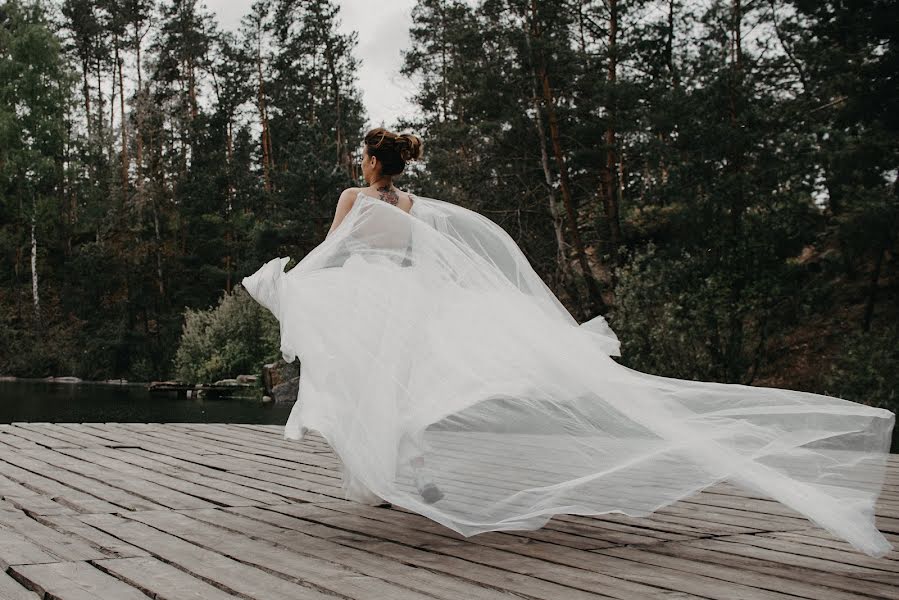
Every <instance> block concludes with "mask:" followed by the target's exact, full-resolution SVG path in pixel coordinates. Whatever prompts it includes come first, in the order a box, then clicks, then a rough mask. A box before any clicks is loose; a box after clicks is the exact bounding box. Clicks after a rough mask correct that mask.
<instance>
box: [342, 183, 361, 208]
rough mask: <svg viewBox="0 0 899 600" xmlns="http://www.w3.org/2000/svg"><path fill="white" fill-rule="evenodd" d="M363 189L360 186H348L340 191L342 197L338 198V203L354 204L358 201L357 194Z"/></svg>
mask: <svg viewBox="0 0 899 600" xmlns="http://www.w3.org/2000/svg"><path fill="white" fill-rule="evenodd" d="M361 191H362V188H360V187H351V188H346V189H345V190H343V191H342V192H340V197H339V198H338V199H337V204H343V205H349V206H352V205H353V203H354V202H355V201H356V196H358V195H359V192H361Z"/></svg>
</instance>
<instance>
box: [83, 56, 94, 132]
mask: <svg viewBox="0 0 899 600" xmlns="http://www.w3.org/2000/svg"><path fill="white" fill-rule="evenodd" d="M89 73H90V65H89V64H88V61H87V59H86V58H85V59H83V60H82V61H81V77H82V79H81V92H82V94H83V95H84V118H85V120H86V121H87V139H88V140H90V139H91V130H92V128H91V94H90V82H89V78H88V75H89Z"/></svg>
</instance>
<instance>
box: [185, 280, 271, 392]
mask: <svg viewBox="0 0 899 600" xmlns="http://www.w3.org/2000/svg"><path fill="white" fill-rule="evenodd" d="M279 344H280V332H279V330H278V321H277V320H276V319H275V318H274V316H273V315H272V314H271V313H270V312H268V311H267V310H266V309H264V308H262V307H261V306H260V305H259V304H257V303H256V301H255V300H253V298H252V297H251V296H250V295H249V294H248V293H247V292H246V291H245V290H244V289H243V288H242V287H237V288H236V289H235V291H234V292H232V293H230V294H228V293H225V294H224V295H223V296H222V298H221V300H220V301H219V303H218V305H217V306H215V307H213V308H210V309H208V310H195V309H187V311H185V313H184V329H183V332H182V334H181V341H180V343H179V345H178V350H177V352H176V354H175V360H174V367H175V374H176V377H177V378H178V380H180V381H185V382H190V383H212V382H214V381H217V380H219V379H226V378H230V377H235V376H237V375H241V374H255V373H256V372H257V371H258V370H259V367H260V366H261V365H262V364H264V363H267V362H272V361H273V360H275V359H277V358H278V356H279V350H278V348H279Z"/></svg>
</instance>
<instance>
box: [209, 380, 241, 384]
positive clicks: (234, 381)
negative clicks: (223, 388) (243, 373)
mask: <svg viewBox="0 0 899 600" xmlns="http://www.w3.org/2000/svg"><path fill="white" fill-rule="evenodd" d="M238 383H239V382H238V381H237V380H236V379H219V380H218V381H216V382H215V383H213V384H212V385H238Z"/></svg>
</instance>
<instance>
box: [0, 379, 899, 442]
mask: <svg viewBox="0 0 899 600" xmlns="http://www.w3.org/2000/svg"><path fill="white" fill-rule="evenodd" d="M292 407H293V403H278V404H276V403H273V402H269V403H266V404H263V403H262V402H260V401H259V400H254V399H248V398H246V399H245V398H228V399H220V400H214V399H196V398H191V399H185V398H178V397H176V396H175V395H174V394H158V395H152V396H151V395H150V393H149V392H147V389H146V384H124V385H119V384H109V383H93V382H90V383H58V382H48V381H43V380H22V379H19V380H16V381H0V423H12V422H14V421H26V422H28V421H32V422H34V421H36V422H49V423H103V422H114V423H257V424H262V425H284V424H285V423H286V422H287V417H288V416H289V415H290V409H291V408H292ZM890 452H893V453H897V452H899V428H894V430H893V444H892V448H891V450H890Z"/></svg>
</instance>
